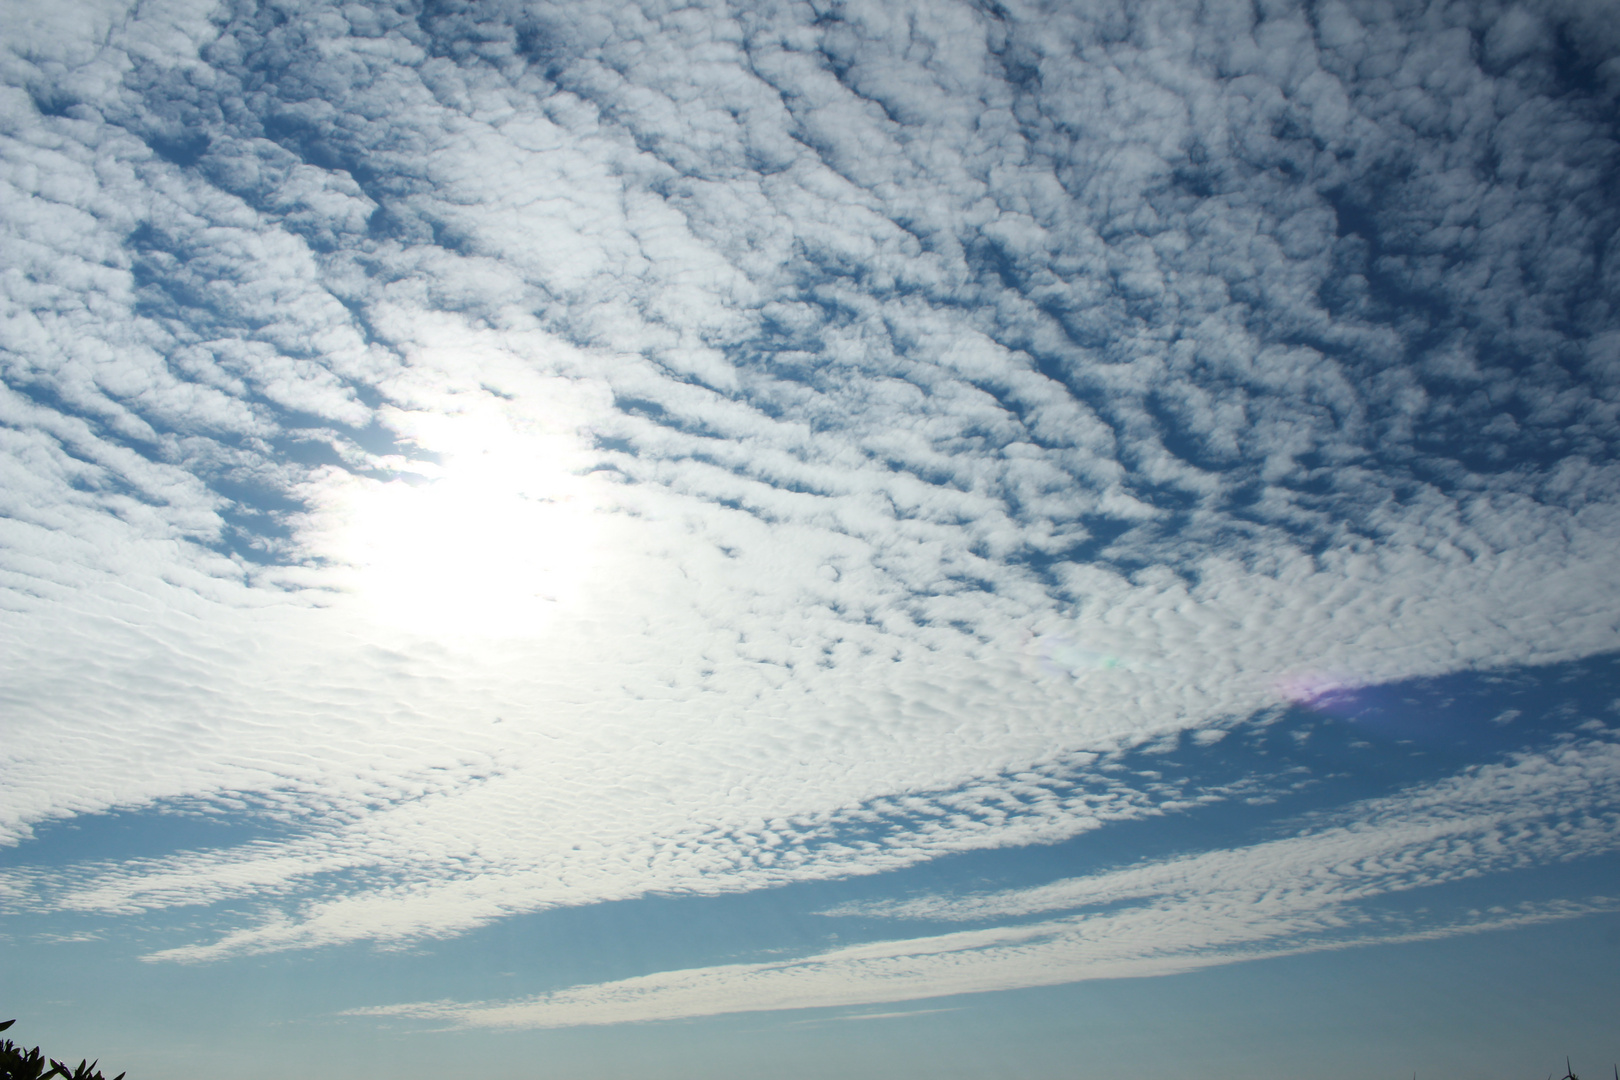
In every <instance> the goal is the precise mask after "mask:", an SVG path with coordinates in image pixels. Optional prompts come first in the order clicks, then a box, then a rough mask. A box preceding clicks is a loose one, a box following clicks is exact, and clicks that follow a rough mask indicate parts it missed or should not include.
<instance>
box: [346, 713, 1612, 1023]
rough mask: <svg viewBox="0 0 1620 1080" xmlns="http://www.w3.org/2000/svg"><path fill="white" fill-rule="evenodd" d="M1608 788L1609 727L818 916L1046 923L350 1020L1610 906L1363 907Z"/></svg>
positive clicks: (1248, 951) (725, 1001) (886, 985)
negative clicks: (1058, 867)
mask: <svg viewBox="0 0 1620 1080" xmlns="http://www.w3.org/2000/svg"><path fill="white" fill-rule="evenodd" d="M1617 785H1620V745H1617V744H1616V743H1615V742H1614V741H1612V740H1609V739H1605V740H1603V741H1600V742H1586V743H1571V744H1569V745H1567V746H1565V747H1563V748H1561V749H1560V750H1558V751H1556V752H1554V753H1550V754H1540V755H1524V756H1521V757H1520V758H1519V759H1517V760H1515V761H1513V762H1511V763H1508V764H1503V765H1498V766H1492V767H1489V768H1483V769H1477V770H1471V771H1469V772H1468V773H1465V774H1463V775H1460V776H1456V777H1453V778H1450V779H1449V780H1447V781H1445V782H1442V783H1439V784H1435V785H1432V786H1428V787H1423V788H1419V789H1414V790H1410V791H1406V792H1403V793H1401V794H1400V795H1399V796H1396V797H1392V798H1387V799H1380V800H1376V801H1374V802H1371V803H1368V804H1365V805H1359V806H1353V807H1347V808H1346V809H1345V811H1344V814H1343V818H1344V821H1343V823H1339V824H1324V825H1323V826H1321V827H1318V828H1314V829H1310V830H1307V831H1304V832H1301V833H1299V834H1298V835H1295V836H1291V837H1288V838H1285V839H1279V840H1273V841H1267V842H1264V843H1260V844H1255V845H1253V846H1250V847H1245V848H1237V849H1232V850H1223V851H1213V852H1208V853H1204V854H1200V855H1191V856H1184V857H1180V858H1175V859H1170V860H1166V861H1162V862H1157V863H1152V864H1148V865H1145V866H1138V867H1130V868H1127V869H1123V870H1116V871H1110V872H1105V873H1102V874H1098V875H1094V876H1092V877H1087V878H1079V879H1073V880H1070V881H1064V882H1059V883H1056V884H1054V885H1051V886H1043V887H1040V888H1036V889H1026V890H1019V891H1016V892H1011V893H1002V894H995V895H991V896H986V897H972V898H966V899H960V900H957V899H943V898H940V899H924V900H918V901H911V902H906V903H900V904H893V903H890V904H884V903H879V904H873V905H862V906H860V907H856V908H849V909H845V910H843V911H834V912H829V914H835V915H836V914H844V915H855V914H859V915H867V916H871V915H890V916H898V917H903V918H911V919H930V920H934V919H963V920H968V919H971V920H990V919H996V918H1005V917H1008V916H1017V915H1029V914H1036V913H1045V912H1050V911H1054V910H1063V909H1071V910H1076V911H1078V912H1079V913H1077V914H1073V915H1067V916H1064V917H1061V918H1056V919H1046V920H1042V921H1035V922H1023V923H1016V924H1008V925H1000V926H993V927H988V928H983V929H973V930H962V931H955V932H951V933H944V934H932V935H928V936H925V937H915V938H907V939H900V940H892V941H878V942H872V943H866V944H860V945H851V946H847V947H844V948H840V949H835V950H832V951H829V952H824V953H820V954H817V955H813V956H809V957H804V958H801V959H796V960H788V961H775V962H768V963H757V964H730V965H725V966H721V967H709V968H695V969H689V970H682V971H669V972H661V973H659V974H656V975H647V976H642V977H638V978H633V979H624V980H620V981H617V982H612V983H603V984H598V985H594V986H579V987H573V988H570V989H567V990H562V991H557V992H555V993H551V994H546V995H542V996H540V997H536V998H530V999H524V1000H518V1001H507V1002H468V1003H461V1002H425V1003H416V1004H405V1005H389V1006H379V1007H375V1008H370V1009H364V1010H358V1011H357V1015H371V1016H399V1017H409V1018H414V1019H422V1020H429V1021H434V1022H441V1023H450V1024H453V1025H458V1026H468V1027H564V1026H571V1025H579V1024H612V1023H627V1022H636V1021H648V1020H666V1019H675V1018H679V1017H689V1016H706V1015H712V1014H716V1013H725V1012H749V1011H768V1010H779V1009H799V1008H819V1007H829V1006H852V1005H871V1004H877V1003H884V1002H895V1001H909V1000H914V999H919V998H934V997H945V996H949V995H953V994H965V993H980V992H985V991H991V990H1006V989H1015V988H1022V987H1032V986H1046V985H1052V984H1056V983H1064V982H1076V981H1081V980H1086V979H1108V978H1134V977H1141V976H1149V975H1161V974H1168V973H1173V972H1181V971H1189V970H1193V969H1196V968H1201V967H1209V966H1213V965H1217V964H1227V963H1233V962H1237V961H1242V960H1250V959H1257V958H1262V957H1267V956H1282V955H1290V954H1296V953H1301V952H1310V951H1316V950H1322V949H1338V948H1347V947H1351V946H1356V945H1368V944H1377V943H1386V944H1387V943H1393V942H1398V941H1412V940H1421V939H1429V938H1437V937H1445V936H1450V935H1455V934H1463V933H1475V932H1482V931H1486V930H1495V929H1502V928H1506V927H1512V926H1525V925H1532V924H1535V923H1539V922H1545V921H1549V920H1554V919H1563V918H1573V917H1577V916H1580V915H1584V914H1590V913H1592V912H1597V911H1612V910H1616V909H1617V908H1620V900H1617V899H1615V898H1610V897H1591V898H1588V899H1583V900H1578V901H1576V900H1569V901H1557V902H1551V903H1545V902H1543V903H1526V904H1520V905H1517V906H1515V907H1514V908H1512V909H1508V908H1500V907H1497V908H1492V909H1490V910H1486V911H1480V910H1469V911H1466V912H1464V911H1459V912H1457V913H1455V914H1454V915H1452V916H1450V917H1445V916H1438V915H1435V914H1433V913H1430V912H1428V910H1427V909H1426V908H1425V909H1420V910H1419V911H1418V912H1416V913H1410V912H1406V911H1403V910H1400V909H1398V908H1388V907H1381V906H1380V905H1379V903H1378V901H1379V900H1380V898H1383V897H1387V896H1390V895H1391V894H1396V893H1402V892H1407V891H1409V890H1414V889H1423V888H1427V887H1431V886H1435V885H1439V884H1443V883H1446V882H1451V881H1457V880H1460V879H1463V878H1472V877H1477V876H1479V875H1481V874H1488V873H1493V872H1501V871H1503V870H1507V869H1522V868H1526V867H1533V866H1538V865H1545V864H1548V863H1551V862H1554V861H1559V860H1568V859H1573V858H1579V857H1582V856H1590V855H1594V854H1599V853H1603V852H1610V851H1613V850H1615V849H1616V847H1617V846H1620V839H1617V838H1620V829H1617V827H1616V826H1617V825H1620V821H1617V820H1616V810H1615V805H1616V802H1615V788H1616V786H1617ZM1577 791H1578V792H1580V793H1581V795H1580V796H1579V797H1577V798H1576V799H1575V800H1574V801H1571V799H1570V793H1571V792H1577ZM1083 909H1090V910H1083Z"/></svg>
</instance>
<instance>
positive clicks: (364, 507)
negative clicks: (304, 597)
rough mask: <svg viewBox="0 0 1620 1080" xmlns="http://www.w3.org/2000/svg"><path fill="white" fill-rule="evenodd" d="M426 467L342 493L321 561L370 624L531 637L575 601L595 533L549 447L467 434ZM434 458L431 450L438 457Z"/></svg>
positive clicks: (442, 633) (446, 439) (549, 442)
mask: <svg viewBox="0 0 1620 1080" xmlns="http://www.w3.org/2000/svg"><path fill="white" fill-rule="evenodd" d="M439 435H440V437H439V438H437V439H435V440H434V444H433V445H434V447H435V450H436V456H438V457H440V462H439V463H438V464H437V465H433V464H426V463H421V462H413V463H411V464H410V466H409V469H408V470H407V469H403V468H402V469H400V470H399V471H400V473H401V475H400V476H399V477H398V478H395V479H391V480H388V481H383V482H379V481H365V482H360V483H353V484H350V485H347V486H346V489H345V490H344V492H343V494H342V496H341V497H340V498H339V500H338V504H339V505H338V506H337V507H335V508H334V509H335V510H336V511H337V513H336V515H335V517H336V518H337V520H336V521H333V522H332V524H333V525H335V526H336V527H335V528H334V529H333V530H332V531H331V532H330V533H329V534H328V535H329V542H330V550H331V552H332V554H333V555H334V556H335V557H336V560H337V561H338V562H340V563H341V564H342V565H344V566H345V567H346V568H347V570H346V577H347V579H348V580H347V582H346V584H347V587H348V590H349V591H350V592H351V593H353V594H354V595H355V596H356V597H357V598H358V599H359V600H360V601H362V603H363V604H364V606H365V607H366V609H367V611H368V613H369V615H370V616H371V617H372V618H374V619H376V620H377V621H379V622H381V623H383V624H385V625H388V626H390V627H393V628H396V629H399V630H403V631H405V632H407V633H410V634H413V635H419V636H428V637H438V638H444V637H466V636H494V637H512V636H520V635H526V634H531V633H538V632H540V631H542V630H544V629H545V628H546V627H547V626H549V625H550V624H551V623H552V622H553V621H554V618H555V615H556V614H557V613H558V611H560V610H561V609H563V608H565V607H567V606H569V605H570V604H572V603H574V602H575V601H576V599H577V598H578V595H579V591H580V589H581V586H582V585H583V582H584V578H585V576H586V572H587V570H588V568H589V565H590V563H591V555H592V550H593V539H594V533H595V528H594V525H593V515H592V514H591V512H590V510H589V508H588V507H587V506H586V505H585V500H584V499H583V498H582V493H581V490H580V483H579V478H578V477H576V476H574V475H572V474H571V473H570V472H569V471H568V470H567V469H566V468H562V467H559V465H558V461H559V459H561V458H563V457H564V456H565V454H566V447H564V446H562V445H560V441H559V440H555V439H547V438H535V437H523V436H520V435H516V434H513V433H511V432H495V433H491V432H490V431H488V430H476V429H475V426H474V425H471V424H469V423H466V422H462V423H461V424H459V425H458V426H456V427H453V428H451V429H450V430H446V431H440V432H439ZM441 447H442V448H443V449H440V448H441Z"/></svg>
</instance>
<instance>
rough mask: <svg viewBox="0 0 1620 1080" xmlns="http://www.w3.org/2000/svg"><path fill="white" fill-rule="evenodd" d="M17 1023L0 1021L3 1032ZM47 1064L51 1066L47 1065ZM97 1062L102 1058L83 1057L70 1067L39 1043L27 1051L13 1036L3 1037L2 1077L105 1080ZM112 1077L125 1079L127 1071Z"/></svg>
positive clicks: (0, 1052)
mask: <svg viewBox="0 0 1620 1080" xmlns="http://www.w3.org/2000/svg"><path fill="white" fill-rule="evenodd" d="M16 1022H17V1021H15V1020H6V1021H4V1022H0V1031H4V1030H6V1029H7V1028H9V1027H10V1026H11V1025H12V1024H15V1023H16ZM47 1063H49V1066H50V1067H49V1068H46V1065H47ZM98 1064H100V1062H99V1060H98V1061H92V1062H89V1063H88V1064H86V1063H85V1062H84V1061H82V1060H81V1061H80V1062H79V1066H78V1068H76V1069H70V1068H68V1067H67V1066H66V1065H65V1064H63V1063H62V1062H60V1061H57V1060H56V1059H55V1058H46V1057H45V1055H44V1054H42V1053H40V1050H39V1047H37V1046H36V1047H34V1048H33V1049H32V1050H26V1051H25V1050H24V1049H23V1048H22V1047H20V1046H18V1045H17V1044H16V1043H14V1042H12V1041H11V1040H10V1039H5V1040H0V1080H51V1078H52V1077H54V1076H64V1077H67V1078H68V1080H106V1077H104V1076H102V1075H101V1073H99V1072H98V1071H96V1066H97V1065H98ZM113 1080H124V1074H123V1073H119V1074H118V1075H117V1076H115V1077H113Z"/></svg>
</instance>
